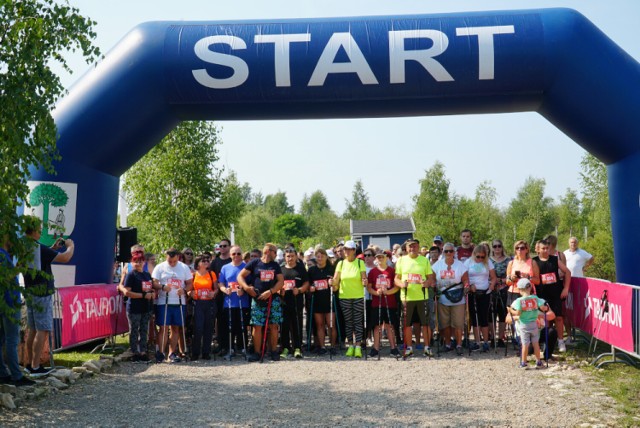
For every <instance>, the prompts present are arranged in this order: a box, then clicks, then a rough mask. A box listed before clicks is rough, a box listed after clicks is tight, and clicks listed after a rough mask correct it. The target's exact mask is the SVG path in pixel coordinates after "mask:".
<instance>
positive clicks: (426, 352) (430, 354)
mask: <svg viewBox="0 0 640 428" xmlns="http://www.w3.org/2000/svg"><path fill="white" fill-rule="evenodd" d="M424 356H425V357H429V358H431V357H433V351H432V350H431V346H427V347H426V348H424Z"/></svg>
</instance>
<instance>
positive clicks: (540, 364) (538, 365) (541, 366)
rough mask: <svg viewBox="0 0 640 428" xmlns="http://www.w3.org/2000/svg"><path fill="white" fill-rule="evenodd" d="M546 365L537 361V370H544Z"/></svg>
mask: <svg viewBox="0 0 640 428" xmlns="http://www.w3.org/2000/svg"><path fill="white" fill-rule="evenodd" d="M543 368H544V365H543V364H542V360H538V361H536V369H543Z"/></svg>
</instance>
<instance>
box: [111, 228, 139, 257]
mask: <svg viewBox="0 0 640 428" xmlns="http://www.w3.org/2000/svg"><path fill="white" fill-rule="evenodd" d="M137 243H138V229H136V228H135V227H119V228H118V229H116V261H118V262H120V263H129V261H130V260H131V247H132V246H134V245H136V244H137Z"/></svg>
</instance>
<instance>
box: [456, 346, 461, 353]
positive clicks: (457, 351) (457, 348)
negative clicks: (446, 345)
mask: <svg viewBox="0 0 640 428" xmlns="http://www.w3.org/2000/svg"><path fill="white" fill-rule="evenodd" d="M456 354H458V355H462V346H456Z"/></svg>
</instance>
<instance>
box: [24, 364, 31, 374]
mask: <svg viewBox="0 0 640 428" xmlns="http://www.w3.org/2000/svg"><path fill="white" fill-rule="evenodd" d="M22 371H23V372H25V373H26V374H31V364H27V365H26V366H24V367H23V368H22Z"/></svg>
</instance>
